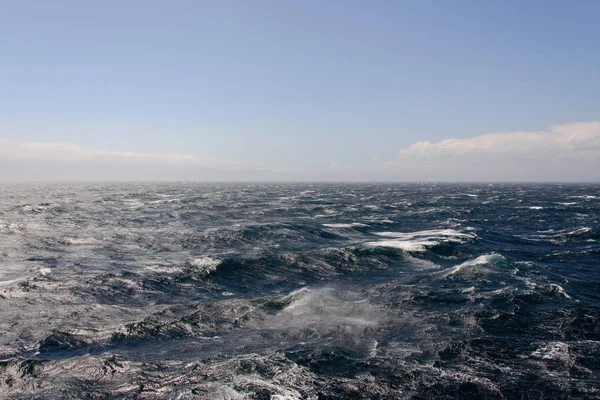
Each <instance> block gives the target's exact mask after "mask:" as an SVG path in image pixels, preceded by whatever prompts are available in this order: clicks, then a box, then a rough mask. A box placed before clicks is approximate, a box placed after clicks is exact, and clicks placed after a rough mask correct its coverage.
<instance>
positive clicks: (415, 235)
mask: <svg viewBox="0 0 600 400" xmlns="http://www.w3.org/2000/svg"><path fill="white" fill-rule="evenodd" d="M375 234H376V235H377V236H383V237H389V238H392V239H386V240H378V241H371V242H366V243H364V245H365V246H367V247H391V248H397V249H401V250H404V251H407V252H424V251H426V250H427V248H429V247H433V246H436V245H438V244H440V243H443V242H452V243H464V242H465V241H468V240H471V239H474V238H476V237H477V235H476V234H475V233H464V232H459V231H456V230H454V229H431V230H424V231H416V232H376V233H375Z"/></svg>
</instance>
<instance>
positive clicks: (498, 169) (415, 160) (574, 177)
mask: <svg viewBox="0 0 600 400" xmlns="http://www.w3.org/2000/svg"><path fill="white" fill-rule="evenodd" d="M386 169H387V170H388V172H390V171H396V173H397V174H396V176H397V177H400V176H402V177H405V178H408V179H409V180H415V179H416V180H442V181H448V180H467V181H468V180H484V181H488V180H491V181H498V180H503V181H508V180H510V181H590V180H593V181H597V180H598V179H599V175H598V172H597V171H600V121H595V122H582V123H574V124H566V125H555V126H552V127H551V128H550V129H549V130H547V131H539V132H509V133H488V134H483V135H478V136H473V137H469V138H464V139H456V138H450V139H445V140H442V141H440V142H437V143H432V142H428V141H420V142H416V143H414V144H412V145H410V146H409V147H408V148H405V149H402V150H400V153H399V156H398V158H397V159H396V160H393V161H392V162H389V163H387V164H386ZM407 171H408V172H409V173H408V174H407V173H406V172H407Z"/></svg>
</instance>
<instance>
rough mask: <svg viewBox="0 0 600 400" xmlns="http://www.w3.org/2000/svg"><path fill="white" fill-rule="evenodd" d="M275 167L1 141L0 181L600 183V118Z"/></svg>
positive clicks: (155, 154) (218, 160)
mask: <svg viewBox="0 0 600 400" xmlns="http://www.w3.org/2000/svg"><path fill="white" fill-rule="evenodd" d="M266 156H267V155H265V157H266ZM265 161H266V162H268V161H269V160H268V159H265ZM373 161H375V160H373ZM271 167H272V169H271V170H264V169H253V168H252V167H251V166H248V165H242V164H241V163H238V162H235V161H229V160H221V159H215V158H208V157H200V156H195V155H188V154H158V153H137V152H130V151H108V150H98V149H93V148H88V147H83V146H79V145H75V144H69V143H53V142H27V141H18V140H11V139H0V180H17V181H18V180H130V181H133V180H170V181H172V180H244V181H248V180H277V181H282V180H292V181H298V180H303V181H312V180H315V181H599V180H600V172H599V171H600V121H599V122H585V123H574V124H566V125H557V126H553V127H551V128H550V129H549V130H547V131H539V132H510V133H491V134H483V135H478V136H474V137H469V138H462V139H456V138H450V139H446V140H442V141H440V142H437V143H432V142H428V141H421V142H416V143H414V144H412V145H410V146H409V147H407V148H405V149H401V150H400V151H399V154H398V157H397V158H395V159H394V160H392V161H389V162H387V163H384V162H383V160H377V162H370V163H365V164H358V165H357V164H345V163H340V162H338V161H336V160H333V161H329V162H327V161H324V162H323V163H321V164H316V163H315V165H313V167H312V168H297V169H294V168H288V169H281V168H278V166H276V165H272V166H271ZM274 171H277V172H274Z"/></svg>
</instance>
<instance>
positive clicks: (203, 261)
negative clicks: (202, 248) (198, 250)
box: [190, 256, 223, 273]
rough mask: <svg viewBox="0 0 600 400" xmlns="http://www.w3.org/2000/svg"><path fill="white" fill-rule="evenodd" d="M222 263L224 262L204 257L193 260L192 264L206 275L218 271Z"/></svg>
mask: <svg viewBox="0 0 600 400" xmlns="http://www.w3.org/2000/svg"><path fill="white" fill-rule="evenodd" d="M222 262H223V261H221V260H219V259H216V258H213V257H209V256H203V257H198V258H195V259H193V260H192V261H191V262H190V264H191V265H193V266H194V267H196V268H198V269H200V270H202V271H204V272H206V273H210V272H212V271H214V270H216V269H217V267H218V266H219V265H221V263H222Z"/></svg>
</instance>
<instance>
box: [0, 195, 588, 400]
mask: <svg viewBox="0 0 600 400" xmlns="http://www.w3.org/2000/svg"><path fill="white" fill-rule="evenodd" d="M599 241H600V185H592V184H589V185H517V184H504V185H500V184H494V185H488V184H477V185H475V184H472V185H470V184H469V185H466V184H464V185H442V184H421V185H418V184H331V185H326V184H129V185H127V184H118V185H117V184H72V185H58V184H54V185H49V184H47V185H33V184H29V185H17V184H14V185H13V184H3V185H2V186H0V397H2V398H40V399H55V398H128V399H134V398H140V399H146V398H148V399H151V398H181V399H188V398H190V399H191V398H201V399H241V398H248V399H269V398H273V399H345V398H373V399H395V398H398V399H403V398H410V399H443V398H485V399H501V398H515V399H522V398H528V399H542V398H543V399H548V398H600V389H599V388H600V272H599V268H600V243H599Z"/></svg>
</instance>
